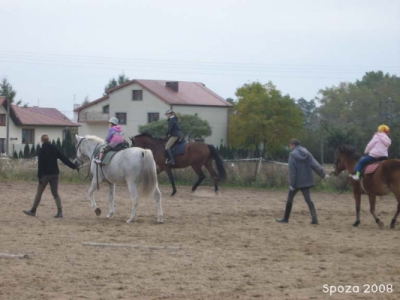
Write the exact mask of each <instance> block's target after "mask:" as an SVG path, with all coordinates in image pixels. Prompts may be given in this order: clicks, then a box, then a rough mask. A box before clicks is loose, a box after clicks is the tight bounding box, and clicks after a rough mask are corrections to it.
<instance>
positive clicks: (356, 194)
mask: <svg viewBox="0 0 400 300" xmlns="http://www.w3.org/2000/svg"><path fill="white" fill-rule="evenodd" d="M353 195H354V200H355V202H356V221H355V222H354V224H353V226H355V227H357V226H358V225H360V222H361V221H360V210H361V193H359V192H353Z"/></svg>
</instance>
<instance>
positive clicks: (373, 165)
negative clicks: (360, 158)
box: [361, 156, 389, 175]
mask: <svg viewBox="0 0 400 300" xmlns="http://www.w3.org/2000/svg"><path fill="white" fill-rule="evenodd" d="M387 159H389V158H388V157H386V156H383V157H378V158H376V160H374V161H373V162H372V163H369V164H367V165H366V166H365V167H364V169H363V170H362V171H361V174H362V175H367V174H372V173H374V172H375V171H376V169H377V168H378V167H379V165H380V164H381V163H382V162H383V161H385V160H387Z"/></svg>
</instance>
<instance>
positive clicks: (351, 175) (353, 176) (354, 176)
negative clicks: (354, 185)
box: [349, 174, 360, 180]
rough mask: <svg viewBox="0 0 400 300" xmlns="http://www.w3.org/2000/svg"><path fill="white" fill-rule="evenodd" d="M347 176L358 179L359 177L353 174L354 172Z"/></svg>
mask: <svg viewBox="0 0 400 300" xmlns="http://www.w3.org/2000/svg"><path fill="white" fill-rule="evenodd" d="M349 177H350V178H352V179H354V180H360V177H358V176H357V175H354V174H350V175H349Z"/></svg>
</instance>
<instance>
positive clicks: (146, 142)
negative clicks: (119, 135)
mask: <svg viewBox="0 0 400 300" xmlns="http://www.w3.org/2000/svg"><path fill="white" fill-rule="evenodd" d="M129 139H130V140H131V142H132V145H131V146H132V147H140V148H144V149H154V148H156V145H157V144H159V143H160V141H161V143H165V141H163V140H162V139H159V138H155V137H153V136H152V135H151V134H149V133H146V132H145V133H141V134H138V135H135V136H131V137H130V138H129Z"/></svg>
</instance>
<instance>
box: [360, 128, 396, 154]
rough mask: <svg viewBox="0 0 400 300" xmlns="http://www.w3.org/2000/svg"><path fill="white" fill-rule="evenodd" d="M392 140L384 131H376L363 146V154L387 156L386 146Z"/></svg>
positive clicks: (387, 146)
mask: <svg viewBox="0 0 400 300" xmlns="http://www.w3.org/2000/svg"><path fill="white" fill-rule="evenodd" d="M391 143H392V141H391V140H390V138H389V137H388V136H387V134H386V133H384V132H376V133H375V134H374V136H373V138H372V140H371V141H370V142H369V143H368V145H367V147H366V148H365V151H364V152H365V154H369V155H370V156H372V157H381V156H388V148H389V146H390V144H391Z"/></svg>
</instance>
